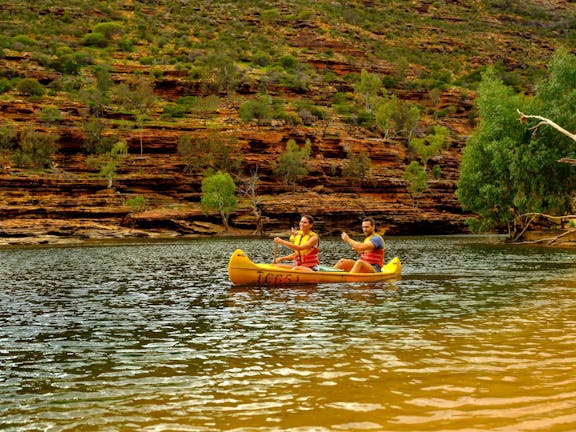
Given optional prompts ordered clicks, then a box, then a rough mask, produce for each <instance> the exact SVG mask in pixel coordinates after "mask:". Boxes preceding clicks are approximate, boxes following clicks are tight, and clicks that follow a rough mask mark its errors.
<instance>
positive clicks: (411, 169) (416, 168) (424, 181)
mask: <svg viewBox="0 0 576 432" xmlns="http://www.w3.org/2000/svg"><path fill="white" fill-rule="evenodd" d="M403 177H404V180H405V181H406V183H407V185H408V192H410V195H412V200H413V202H414V207H416V206H417V204H416V200H417V198H418V197H419V196H420V195H421V194H422V193H423V192H424V191H425V190H426V189H428V176H427V175H426V170H425V169H424V167H423V166H422V165H421V164H420V163H418V162H417V161H412V162H410V165H408V166H407V167H406V170H405V171H404V175H403Z"/></svg>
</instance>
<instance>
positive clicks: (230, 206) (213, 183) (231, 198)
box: [200, 171, 236, 231]
mask: <svg viewBox="0 0 576 432" xmlns="http://www.w3.org/2000/svg"><path fill="white" fill-rule="evenodd" d="M235 190H236V185H235V184H234V180H233V179H232V177H231V176H230V174H228V173H223V172H222V171H218V172H217V173H216V174H212V175H209V176H207V177H205V178H204V179H203V180H202V198H201V200H200V204H201V205H202V209H203V210H204V212H205V213H206V214H208V213H209V212H210V211H213V210H217V211H218V213H220V217H221V218H222V223H223V224H224V228H225V230H226V231H228V229H229V224H228V218H229V217H230V214H231V213H232V212H233V211H234V210H235V209H236V196H235V195H234V192H235Z"/></svg>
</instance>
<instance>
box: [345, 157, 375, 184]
mask: <svg viewBox="0 0 576 432" xmlns="http://www.w3.org/2000/svg"><path fill="white" fill-rule="evenodd" d="M371 166H372V161H371V160H370V158H369V157H368V155H367V154H366V152H365V151H364V150H360V152H359V153H356V152H353V151H349V152H348V153H347V156H346V160H345V161H344V166H343V167H342V174H343V175H344V176H345V177H347V178H349V179H352V180H354V181H355V182H358V184H361V183H362V179H363V178H364V177H366V175H368V173H369V172H370V168H371Z"/></svg>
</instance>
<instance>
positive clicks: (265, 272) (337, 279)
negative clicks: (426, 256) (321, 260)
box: [228, 249, 402, 286]
mask: <svg viewBox="0 0 576 432" xmlns="http://www.w3.org/2000/svg"><path fill="white" fill-rule="evenodd" d="M401 273H402V264H401V263H400V260H399V259H398V258H393V259H392V260H390V261H389V262H388V264H386V265H385V266H384V267H383V268H382V271H381V272H379V273H349V272H344V271H342V272H334V271H329V272H327V271H317V272H302V271H295V270H290V269H287V268H283V267H278V266H275V265H273V264H256V263H253V262H252V261H251V260H250V258H248V257H247V256H246V254H245V253H244V252H243V251H242V250H240V249H237V250H236V251H234V253H233V254H232V256H231V257H230V262H229V263H228V275H229V277H230V281H231V282H232V284H233V285H260V286H275V285H303V284H318V283H345V282H379V281H383V280H389V279H394V278H398V277H399V276H400V275H401Z"/></svg>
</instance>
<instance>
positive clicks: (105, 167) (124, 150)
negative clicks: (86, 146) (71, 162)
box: [87, 141, 128, 189]
mask: <svg viewBox="0 0 576 432" xmlns="http://www.w3.org/2000/svg"><path fill="white" fill-rule="evenodd" d="M127 154H128V144H127V143H126V141H118V142H117V143H115V144H114V145H113V146H112V148H111V149H110V151H108V152H106V153H105V154H103V155H98V156H92V157H90V158H89V159H88V160H87V163H88V165H89V166H94V167H97V168H99V169H100V173H99V175H100V177H103V178H105V179H106V180H108V186H107V187H108V189H110V188H111V187H112V184H113V182H114V178H115V177H116V172H117V170H118V163H119V162H120V161H121V160H122V158H123V157H124V156H126V155H127Z"/></svg>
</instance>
